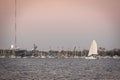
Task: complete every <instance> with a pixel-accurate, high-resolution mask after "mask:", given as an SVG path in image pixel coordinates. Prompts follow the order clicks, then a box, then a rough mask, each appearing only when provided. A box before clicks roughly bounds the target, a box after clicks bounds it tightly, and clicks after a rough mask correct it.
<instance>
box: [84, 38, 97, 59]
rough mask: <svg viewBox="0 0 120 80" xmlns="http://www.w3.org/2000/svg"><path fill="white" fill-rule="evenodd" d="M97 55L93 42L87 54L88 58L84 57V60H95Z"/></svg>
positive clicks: (94, 42)
mask: <svg viewBox="0 0 120 80" xmlns="http://www.w3.org/2000/svg"><path fill="white" fill-rule="evenodd" d="M97 55H98V51H97V43H96V41H95V40H93V41H92V43H91V47H90V50H89V53H88V57H86V59H97Z"/></svg>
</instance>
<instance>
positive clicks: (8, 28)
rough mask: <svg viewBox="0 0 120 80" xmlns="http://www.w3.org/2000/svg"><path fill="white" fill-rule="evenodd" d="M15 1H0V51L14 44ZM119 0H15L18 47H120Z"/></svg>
mask: <svg viewBox="0 0 120 80" xmlns="http://www.w3.org/2000/svg"><path fill="white" fill-rule="evenodd" d="M14 7H15V5H14V0H0V48H9V47H10V45H11V44H14V20H15V19H14ZM119 31H120V0H17V45H18V46H19V47H20V48H30V49H31V48H32V47H33V44H34V43H35V44H37V45H38V48H39V49H41V50H48V49H49V47H50V46H51V48H52V49H61V47H63V48H64V49H68V48H69V49H73V48H74V46H77V47H80V48H81V49H89V47H90V44H91V41H92V40H93V39H95V40H96V41H97V43H98V47H100V46H101V47H105V48H106V49H112V48H120V35H119V34H120V32H119Z"/></svg>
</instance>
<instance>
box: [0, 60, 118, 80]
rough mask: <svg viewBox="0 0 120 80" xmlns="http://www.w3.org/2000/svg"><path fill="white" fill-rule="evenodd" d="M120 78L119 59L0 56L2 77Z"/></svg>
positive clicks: (26, 79)
mask: <svg viewBox="0 0 120 80" xmlns="http://www.w3.org/2000/svg"><path fill="white" fill-rule="evenodd" d="M88 79H89V80H101V79H102V80H119V79H120V60H119V59H99V60H86V59H30V58H26V59H24V58H19V59H10V58H4V59H0V80H88Z"/></svg>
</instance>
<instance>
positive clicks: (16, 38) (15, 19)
mask: <svg viewBox="0 0 120 80" xmlns="http://www.w3.org/2000/svg"><path fill="white" fill-rule="evenodd" d="M16 4H17V1H16V0H15V24H14V26H15V48H17V34H16V33H17V23H16V16H17V15H16V13H17V12H16V11H17V10H16V7H17V6H16Z"/></svg>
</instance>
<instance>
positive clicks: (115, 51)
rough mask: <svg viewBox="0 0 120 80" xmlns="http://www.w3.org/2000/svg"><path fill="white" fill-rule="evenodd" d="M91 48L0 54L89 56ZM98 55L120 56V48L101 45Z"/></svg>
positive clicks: (8, 51) (6, 54) (3, 53)
mask: <svg viewBox="0 0 120 80" xmlns="http://www.w3.org/2000/svg"><path fill="white" fill-rule="evenodd" d="M88 53H89V50H82V51H77V50H73V51H70V50H68V51H65V50H61V51H57V50H50V51H39V50H31V51H28V50H2V49H1V50H0V56H5V57H10V56H11V55H14V56H19V57H31V56H32V57H42V56H45V57H54V58H62V57H63V58H64V57H68V58H69V57H85V56H88ZM98 56H103V57H105V56H110V57H113V56H120V49H112V50H106V49H105V48H102V47H100V48H99V49H98Z"/></svg>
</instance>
